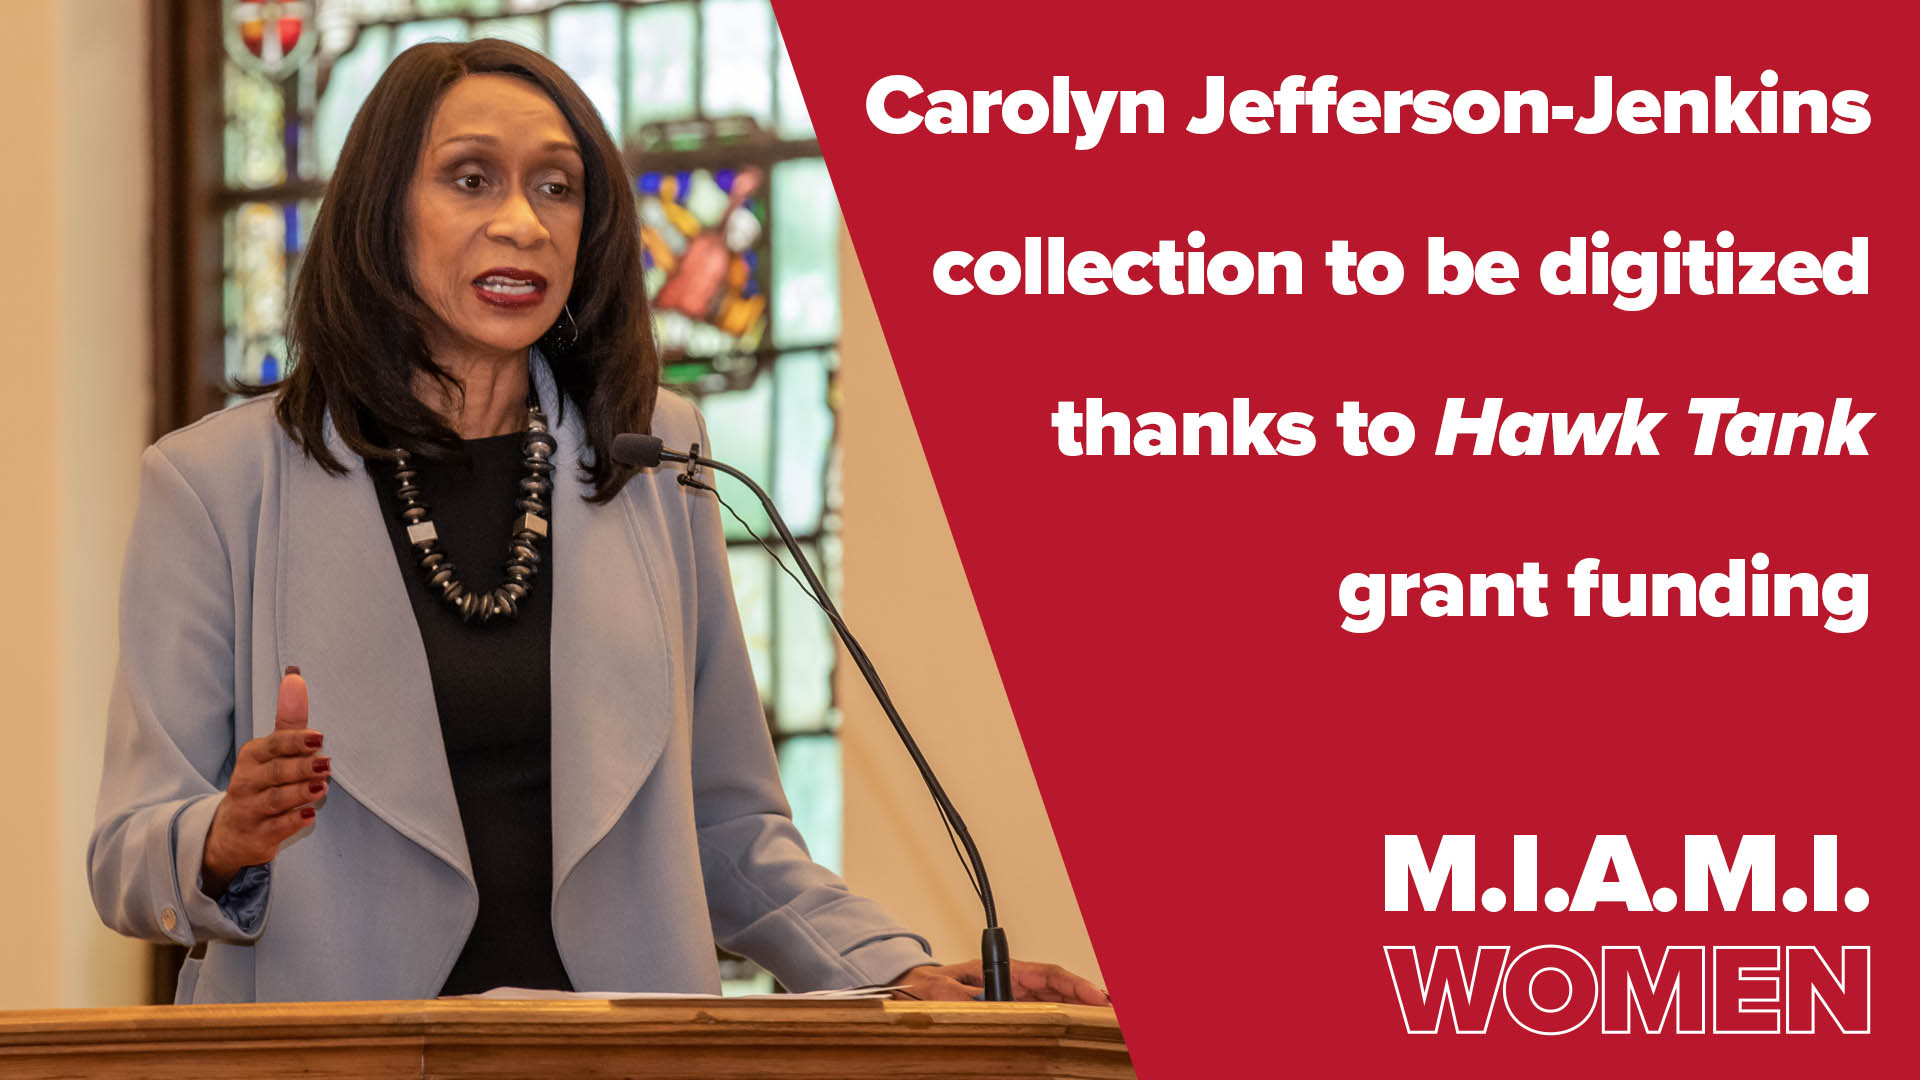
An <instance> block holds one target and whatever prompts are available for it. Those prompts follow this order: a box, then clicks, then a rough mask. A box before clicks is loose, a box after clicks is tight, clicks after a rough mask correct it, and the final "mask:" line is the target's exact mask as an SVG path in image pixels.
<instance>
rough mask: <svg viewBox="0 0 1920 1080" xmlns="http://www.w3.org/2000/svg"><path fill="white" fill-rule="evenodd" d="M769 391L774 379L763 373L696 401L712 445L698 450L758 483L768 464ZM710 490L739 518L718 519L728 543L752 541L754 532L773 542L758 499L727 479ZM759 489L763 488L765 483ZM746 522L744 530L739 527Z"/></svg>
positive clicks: (770, 452) (770, 462)
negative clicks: (749, 381) (748, 382)
mask: <svg viewBox="0 0 1920 1080" xmlns="http://www.w3.org/2000/svg"><path fill="white" fill-rule="evenodd" d="M773 386H774V380H773V379H771V378H769V377H767V373H765V372H762V373H760V377H759V378H756V379H754V380H753V382H752V384H751V385H749V386H747V387H746V388H745V389H741V390H729V391H726V392H723V393H718V394H708V395H706V396H705V397H702V398H701V399H700V409H701V411H702V412H704V413H705V414H706V418H707V433H708V436H709V437H710V438H712V439H713V440H714V445H713V447H711V448H710V449H707V450H705V451H703V452H704V453H706V454H708V455H709V456H711V457H716V458H719V459H720V460H722V461H724V462H726V463H727V464H729V465H732V466H733V467H734V468H736V469H739V470H740V471H741V472H744V473H746V474H747V475H748V476H751V477H753V478H754V479H755V480H761V479H762V478H763V477H765V476H767V475H769V471H770V469H771V468H772V465H773ZM714 486H715V487H716V488H717V489H718V490H719V492H720V497H721V498H722V499H725V500H726V502H727V505H728V506H731V507H733V510H734V513H737V514H739V515H740V519H739V520H735V518H734V516H733V514H728V513H725V512H724V511H723V512H722V514H721V517H722V519H723V521H724V523H725V525H726V533H727V539H728V540H745V541H749V542H751V541H752V540H753V534H752V533H750V532H748V531H747V530H748V528H751V529H752V530H753V532H757V533H759V534H760V535H761V536H764V537H767V538H768V539H769V541H772V542H776V543H777V540H775V539H774V534H773V523H772V522H770V521H768V520H767V514H766V511H764V510H762V509H761V508H760V500H759V499H757V498H755V497H754V495H753V493H752V492H751V491H748V490H747V489H746V487H745V486H743V485H742V484H741V483H740V481H738V480H735V479H734V478H733V477H731V476H724V475H723V476H720V477H718V478H717V481H716V483H715V484H714ZM762 486H765V484H764V481H763V482H762ZM741 521H745V522H746V525H742V524H741V523H740V522H741Z"/></svg>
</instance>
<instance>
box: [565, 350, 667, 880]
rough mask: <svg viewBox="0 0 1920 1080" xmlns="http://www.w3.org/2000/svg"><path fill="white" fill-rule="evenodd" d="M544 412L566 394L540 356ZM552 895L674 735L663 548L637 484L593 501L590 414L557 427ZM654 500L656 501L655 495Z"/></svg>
mask: <svg viewBox="0 0 1920 1080" xmlns="http://www.w3.org/2000/svg"><path fill="white" fill-rule="evenodd" d="M533 371H534V378H535V381H536V384H537V385H538V386H539V389H540V400H541V401H542V402H543V403H544V405H545V407H546V409H547V411H548V415H549V416H550V417H551V416H554V415H555V414H556V410H557V409H558V405H559V392H558V390H557V389H556V386H555V383H554V381H553V377H552V375H551V373H550V372H549V371H548V369H547V366H546V364H545V362H544V358H541V357H540V356H539V354H538V352H537V351H536V353H535V363H534V365H533ZM554 438H555V439H556V440H557V441H558V442H559V444H560V445H559V450H558V452H557V453H556V454H555V455H554V470H553V500H552V502H551V504H550V505H551V509H552V511H553V528H552V541H551V544H550V548H551V550H552V553H553V567H552V570H553V573H552V575H551V577H552V585H551V587H552V589H553V697H552V705H553V736H552V737H553V885H554V890H555V892H556V893H557V892H558V891H559V889H560V886H561V885H562V884H563V883H564V882H565V880H566V877H567V874H568V873H569V872H570V871H571V870H572V869H573V868H574V866H575V865H576V864H578V863H579V861H580V860H581V858H583V857H584V856H585V855H586V854H587V852H588V851H590V850H592V849H593V847H594V845H595V844H597V843H599V842H600V840H601V838H602V837H604V836H605V835H606V834H607V831H608V830H609V829H611V828H612V827H613V825H614V823H615V822H617V821H618V820H619V818H620V815H621V814H622V813H623V812H625V810H626V808H627V805H628V804H629V803H631V802H632V801H633V797H634V795H635V794H636V793H638V792H639V790H640V785H641V784H642V783H643V782H644V781H645V780H646V778H647V776H648V774H649V773H651V772H652V770H653V767H654V765H655V763H656V762H658V761H659V759H660V754H661V751H662V750H663V749H664V748H665V747H666V744H667V739H668V736H669V735H670V734H671V732H672V730H673V717H674V715H675V707H674V700H675V694H676V693H677V692H678V688H676V686H675V683H674V677H673V672H674V671H675V668H676V665H675V664H674V662H673V660H674V657H673V655H672V647H673V644H674V642H675V641H676V639H675V638H674V637H673V636H672V635H670V634H669V633H668V630H667V613H668V612H669V611H678V610H679V604H678V602H677V601H674V600H670V597H672V596H675V595H677V594H676V593H675V592H673V591H672V590H669V589H667V588H663V586H662V579H663V577H666V578H668V579H669V580H670V575H668V574H666V573H665V569H670V568H664V569H663V568H662V567H656V566H655V565H653V563H652V562H651V561H650V560H653V559H660V558H664V557H667V556H666V555H665V554H664V553H663V547H662V545H658V544H647V543H643V542H642V540H641V535H640V531H639V529H638V522H637V519H636V517H635V513H636V511H635V509H634V507H635V504H636V499H635V492H636V485H640V486H645V485H644V479H645V478H644V477H640V478H636V479H634V480H633V481H632V482H631V483H629V485H628V489H626V490H623V491H622V493H621V494H620V495H619V497H617V498H615V499H614V500H613V501H612V502H610V503H607V504H604V505H591V504H588V503H587V502H585V501H583V499H582V496H583V495H584V494H586V492H587V488H586V486H585V485H583V484H582V483H581V482H580V478H579V465H580V458H581V456H582V452H583V450H584V449H585V445H586V439H585V426H584V424H583V423H582V422H581V417H580V410H579V409H577V408H574V407H572V405H571V404H569V406H568V408H567V410H566V417H565V419H564V420H563V421H561V422H560V423H559V424H557V425H555V427H554ZM646 490H649V491H650V490H651V488H650V487H649V488H647V489H646Z"/></svg>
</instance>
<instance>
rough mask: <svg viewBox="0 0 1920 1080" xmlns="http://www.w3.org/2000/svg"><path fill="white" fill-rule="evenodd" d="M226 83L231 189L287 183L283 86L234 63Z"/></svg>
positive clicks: (230, 65)
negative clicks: (244, 69)
mask: <svg viewBox="0 0 1920 1080" xmlns="http://www.w3.org/2000/svg"><path fill="white" fill-rule="evenodd" d="M224 83H225V85H224V88H223V89H224V90H225V95H224V96H225V98H226V112H227V130H226V147H225V150H226V152H225V154H224V157H225V159H226V178H227V184H228V186H230V187H249V188H258V187H269V186H271V185H273V184H280V183H284V182H286V179H287V150H286V117H285V115H284V112H285V100H286V99H285V96H284V94H283V92H282V90H281V87H280V84H279V83H278V82H275V81H274V80H272V79H269V78H267V77H266V76H264V75H256V74H254V73H252V72H249V71H243V70H241V68H240V67H239V66H238V65H237V64H233V63H229V64H227V66H226V78H225V80H224Z"/></svg>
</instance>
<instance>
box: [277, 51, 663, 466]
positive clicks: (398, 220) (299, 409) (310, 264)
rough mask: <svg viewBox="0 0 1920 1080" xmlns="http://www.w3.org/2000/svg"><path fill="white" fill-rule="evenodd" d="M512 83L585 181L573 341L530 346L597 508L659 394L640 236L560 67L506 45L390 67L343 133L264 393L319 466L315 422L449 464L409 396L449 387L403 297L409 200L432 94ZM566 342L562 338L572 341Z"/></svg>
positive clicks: (321, 429) (422, 318)
mask: <svg viewBox="0 0 1920 1080" xmlns="http://www.w3.org/2000/svg"><path fill="white" fill-rule="evenodd" d="M482 73H487V74H501V75H511V76H514V77H516V78H521V79H525V80H526V81H527V82H530V83H532V84H533V85H535V86H537V87H539V88H540V89H541V90H543V91H545V93H546V95H547V97H549V98H551V99H552V100H553V103H554V105H555V106H557V107H558V108H559V110H560V115H561V116H563V117H565V118H566V121H567V126H569V127H571V128H572V129H573V136H574V139H575V140H576V141H577V142H578V143H579V145H580V156H581V158H582V159H583V162H584V164H585V169H586V183H585V189H586V190H585V193H584V194H585V198H586V212H585V218H584V220H583V221H582V222H581V226H580V248H579V254H578V256H577V258H576V260H575V263H574V273H573V290H572V292H571V293H570V294H569V295H568V298H567V306H568V308H569V310H570V311H571V312H572V314H573V323H574V327H575V328H577V331H576V332H575V333H573V334H568V333H566V332H564V330H563V331H555V330H552V329H550V330H549V331H548V332H547V334H546V335H545V336H543V337H542V338H541V340H540V343H539V344H540V347H541V353H542V354H543V355H544V356H545V357H546V358H547V361H548V364H549V366H550V367H551V369H552V371H553V375H554V379H555V381H556V382H557V383H558V385H559V388H560V393H561V397H562V399H563V400H562V401H559V402H547V403H545V404H546V405H547V407H548V408H549V409H558V410H561V411H559V412H556V413H555V419H556V421H557V420H558V419H559V418H560V417H561V416H563V415H564V410H565V409H566V408H568V407H569V406H571V407H573V408H577V409H579V410H580V413H581V419H582V420H583V421H584V423H583V427H584V429H585V431H586V443H587V446H586V450H587V451H590V453H583V455H582V461H581V479H582V481H583V482H584V483H587V484H590V485H591V486H592V491H591V493H590V494H589V495H588V496H587V500H588V501H589V502H596V503H601V502H606V501H607V500H609V499H611V498H613V497H614V495H616V494H618V492H619V491H620V488H621V486H622V485H623V484H624V483H625V482H626V480H627V478H628V477H629V476H631V475H632V470H631V469H626V468H623V467H621V466H619V465H616V464H615V463H614V461H613V453H612V449H613V437H614V436H615V435H618V434H620V433H621V432H623V431H646V430H648V427H649V424H650V421H651V420H652V416H653V400H654V394H655V392H656V391H657V390H658V388H659V384H660V360H659V356H658V355H657V353H656V352H655V351H654V344H653V334H652V327H651V320H650V316H649V314H648V310H647V298H646V287H645V283H644V278H643V277H642V269H641V264H640V226H639V219H638V215H637V214H636V212H635V210H634V201H633V192H632V190H631V188H630V187H629V185H628V179H627V172H626V167H625V165H624V164H623V163H622V162H621V159H620V152H619V149H618V148H617V147H616V146H615V145H614V142H613V139H612V138H611V137H610V136H608V134H607V129H606V126H605V125H604V124H602V123H601V121H600V117H599V114H598V113H596V112H595V111H594V108H593V105H592V103H591V102H589V101H588V100H587V96H586V95H585V94H584V93H582V92H581V90H580V87H579V86H577V85H575V83H574V81H573V80H572V79H571V78H569V77H568V76H567V74H566V73H565V72H564V71H562V70H561V69H560V68H559V67H558V66H557V65H555V64H554V63H553V62H552V61H551V60H548V59H547V58H546V57H544V56H541V55H540V54H539V53H537V52H534V51H533V50H531V49H527V48H524V47H522V46H520V45H515V44H513V43H511V42H507V41H499V40H493V39H482V40H478V41H471V42H465V43H457V44H454V43H446V42H428V43H425V44H421V45H415V46H414V47H412V48H410V49H408V50H406V51H405V52H403V53H401V54H400V55H399V56H397V57H395V58H394V61H393V63H392V65H391V66H389V67H388V68H387V70H386V73H385V74H384V75H382V76H381V77H380V81H379V82H378V83H376V84H375V85H374V87H373V91H372V92H371V93H370V94H368V95H367V100H366V103H365V104H364V105H362V106H361V108H360V114H359V115H358V116H357V117H355V118H354V121H353V127H352V128H351V129H350V130H349V131H348V132H347V139H346V143H345V145H344V146H343V147H342V148H341V151H340V160H339V164H338V165H337V166H336V167H335V169H334V173H333V179H332V180H331V181H330V182H329V183H328V185H327V191H326V196H325V198H324V200H323V201H322V202H321V204H320V212H319V214H318V216H317V217H316V218H315V219H314V223H313V233H312V237H311V238H310V239H309V241H308V243H307V250H306V255H305V257H304V259H303V260H302V262H301V264H300V272H299V276H298V277H297V278H296V280H295V282H294V286H293V295H292V299H291V302H290V303H289V305H288V313H287V352H288V356H289V359H290V360H291V361H292V369H291V371H290V373H289V374H288V376H287V378H286V379H285V380H283V381H282V382H280V383H276V384H273V385H272V386H258V387H250V388H248V387H243V388H242V390H243V392H248V391H250V392H253V393H278V395H279V400H278V402H277V403H276V412H277V415H278V417H279V420H280V425H281V426H282V427H283V428H285V429H286V431H287V434H288V435H289V436H291V437H292V438H293V440H294V441H295V442H296V443H298V444H299V446H300V448H301V449H302V450H303V451H304V452H305V453H306V454H307V456H309V457H311V458H312V459H313V460H314V461H315V462H317V463H318V464H319V465H320V466H321V467H322V468H324V469H326V470H327V471H329V472H333V473H344V472H346V471H347V468H346V466H345V465H344V464H342V463H341V462H340V461H339V459H337V458H336V457H335V456H334V455H333V454H332V453H331V452H330V451H329V450H328V449H327V444H326V437H325V424H326V418H327V417H329V416H331V417H332V419H333V424H334V427H335V428H336V429H337V430H338V431H339V432H340V436H341V438H342V439H343V440H344V441H345V442H346V444H347V446H348V447H349V448H350V449H352V450H353V451H354V452H355V453H357V454H359V455H360V456H362V457H367V458H390V457H391V456H392V454H391V449H390V448H392V447H401V448H404V449H407V450H410V451H411V452H413V453H416V454H419V455H421V456H423V457H427V458H430V459H439V460H445V459H447V458H450V457H457V456H460V455H461V449H460V440H459V437H458V436H457V435H455V434H454V432H453V431H452V429H450V428H449V427H447V425H446V424H445V423H444V422H443V421H442V420H441V418H440V417H439V416H438V415H437V414H436V413H434V411H433V410H432V409H430V408H428V407H427V406H426V405H425V404H423V403H422V402H421V401H420V399H419V398H418V397H417V396H416V395H415V393H414V380H415V376H416V375H417V374H421V373H424V374H425V375H426V376H428V377H430V378H434V379H437V380H439V381H440V382H441V383H442V384H444V385H446V386H448V388H449V389H450V390H453V389H456V388H457V384H456V382H455V380H454V379H453V376H451V375H450V374H449V373H448V372H447V371H446V370H445V369H443V368H441V367H440V366H439V365H438V364H436V363H434V362H433V359H432V357H430V356H429V355H428V353H427V347H426V335H425V329H426V328H427V327H429V326H431V325H433V322H434V320H435V319H436V318H437V317H436V316H435V315H434V314H433V313H432V311H431V310H430V309H429V308H428V307H427V305H426V304H425V302H423V301H422V300H421V299H420V297H419V295H418V294H417V293H415V291H414V289H413V286H412V283H411V279H410V273H409V270H408V266H409V263H408V259H407V249H406V240H407V223H406V213H407V197H406V192H407V190H408V188H409V186H410V185H411V183H412V182H413V176H414V172H415V169H416V166H417V163H418V160H419V157H420V147H421V144H422V143H423V142H424V141H425V139H426V135H427V127H428V122H429V120H430V119H431V118H432V115H433V110H434V106H435V105H436V104H437V103H438V102H439V100H440V95H441V94H442V93H443V92H444V91H445V90H446V89H447V87H449V86H451V85H452V84H453V83H454V82H455V81H456V80H458V79H460V78H462V77H464V76H467V75H477V74H482ZM569 339H571V340H570V341H569Z"/></svg>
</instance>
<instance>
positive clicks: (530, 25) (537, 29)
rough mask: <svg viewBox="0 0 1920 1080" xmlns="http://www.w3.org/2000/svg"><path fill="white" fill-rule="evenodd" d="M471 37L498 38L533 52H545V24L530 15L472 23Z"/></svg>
mask: <svg viewBox="0 0 1920 1080" xmlns="http://www.w3.org/2000/svg"><path fill="white" fill-rule="evenodd" d="M473 36H474V38H475V39H479V38H500V39H502V40H505V41H511V42H513V43H514V44H516V45H525V46H526V47H527V48H529V49H532V50H533V51H534V52H545V51H547V27H546V24H545V23H543V22H542V21H541V20H539V19H538V18H535V17H534V16H531V15H518V16H515V17H513V18H508V19H488V20H487V21H485V22H477V23H474V24H473Z"/></svg>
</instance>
